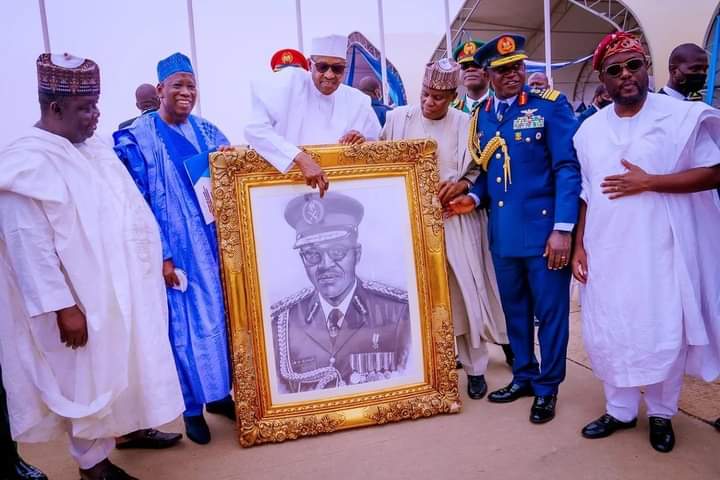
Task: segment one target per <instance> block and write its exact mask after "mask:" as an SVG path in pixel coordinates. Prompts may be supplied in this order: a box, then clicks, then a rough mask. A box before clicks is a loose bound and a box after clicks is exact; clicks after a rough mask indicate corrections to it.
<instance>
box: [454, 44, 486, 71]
mask: <svg viewBox="0 0 720 480" xmlns="http://www.w3.org/2000/svg"><path fill="white" fill-rule="evenodd" d="M483 45H485V44H484V43H483V42H480V41H477V40H468V41H467V42H465V43H461V44H460V45H458V46H457V47H455V50H453V58H454V59H455V61H456V62H457V63H459V64H461V65H462V64H463V63H470V62H475V52H477V51H478V50H480V48H482V46H483Z"/></svg>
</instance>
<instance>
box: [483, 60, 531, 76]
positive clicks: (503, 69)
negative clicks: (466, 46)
mask: <svg viewBox="0 0 720 480" xmlns="http://www.w3.org/2000/svg"><path fill="white" fill-rule="evenodd" d="M524 67H525V64H524V63H523V62H515V63H509V64H507V65H500V66H498V67H491V68H492V70H493V72H495V73H497V74H498V75H509V74H510V73H516V72H520V71H521V70H522V69H523V68H524Z"/></svg>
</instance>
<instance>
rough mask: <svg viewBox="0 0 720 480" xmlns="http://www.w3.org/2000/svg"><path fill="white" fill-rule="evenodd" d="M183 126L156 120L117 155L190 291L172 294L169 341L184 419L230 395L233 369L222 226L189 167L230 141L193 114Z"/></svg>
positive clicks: (132, 134) (119, 136)
mask: <svg viewBox="0 0 720 480" xmlns="http://www.w3.org/2000/svg"><path fill="white" fill-rule="evenodd" d="M183 127H184V128H178V127H177V126H170V125H168V124H167V123H166V122H165V121H164V120H162V118H161V117H160V115H159V114H157V113H151V114H148V115H143V116H142V117H140V118H138V119H137V120H136V121H135V122H134V123H133V124H132V125H131V126H130V127H128V128H125V129H122V130H119V131H117V132H115V135H114V138H115V151H116V153H117V154H118V156H119V157H120V159H121V160H122V161H123V163H124V164H125V166H126V167H127V168H128V170H129V171H130V174H131V175H132V177H133V179H134V180H135V183H136V184H137V185H138V188H139V189H140V191H141V193H142V194H143V196H144V197H145V199H146V200H147V202H148V203H149V204H150V207H151V209H152V211H153V213H154V214H155V218H156V219H157V221H158V224H159V225H160V233H161V237H162V246H163V258H164V259H165V260H167V259H172V261H173V263H174V264H175V268H179V269H182V270H183V271H185V273H186V274H187V278H188V288H187V291H185V292H180V291H178V290H175V289H172V288H168V290H167V294H168V305H169V311H170V342H171V344H172V347H173V354H174V356H175V364H176V367H177V371H178V376H179V377H180V385H181V386H182V392H183V397H184V399H185V408H186V411H185V415H199V414H201V413H202V406H203V404H205V403H208V402H212V401H215V400H219V399H222V398H224V397H225V396H227V395H228V393H229V392H230V368H229V360H228V342H227V328H226V322H225V306H224V300H223V292H222V283H221V280H220V268H219V263H218V249H217V238H216V233H215V228H214V227H215V225H214V224H210V225H207V224H206V223H205V221H204V219H203V215H202V212H201V210H200V205H199V203H198V200H197V197H196V195H195V191H194V190H193V186H192V183H191V181H190V178H189V176H188V174H187V172H186V170H185V165H184V161H185V160H186V159H188V158H189V157H192V156H194V155H198V154H203V153H204V154H205V155H207V152H208V151H212V150H215V149H216V148H217V147H218V146H220V145H229V143H230V142H229V141H228V140H227V138H226V137H225V135H223V133H222V132H221V131H220V130H219V129H218V128H217V127H216V126H215V125H213V124H212V123H210V122H208V121H206V120H204V119H202V118H199V117H195V116H193V115H191V116H190V117H189V118H188V124H186V125H183ZM186 133H190V134H189V135H187V134H186ZM161 274H162V273H161V266H160V265H158V275H161Z"/></svg>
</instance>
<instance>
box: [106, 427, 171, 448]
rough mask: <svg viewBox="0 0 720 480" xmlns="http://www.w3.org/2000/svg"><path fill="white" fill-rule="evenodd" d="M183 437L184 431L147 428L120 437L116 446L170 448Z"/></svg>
mask: <svg viewBox="0 0 720 480" xmlns="http://www.w3.org/2000/svg"><path fill="white" fill-rule="evenodd" d="M181 438H182V433H166V432H161V431H160V430H155V429H154V428H145V429H143V430H138V431H136V432H132V433H128V434H127V435H123V436H122V437H120V438H118V439H117V440H116V443H115V448H117V449H118V450H124V449H127V448H149V449H160V448H170V447H172V446H173V445H175V444H177V443H178V442H179V441H180V439H181Z"/></svg>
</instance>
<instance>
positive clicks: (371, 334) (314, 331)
mask: <svg viewBox="0 0 720 480" xmlns="http://www.w3.org/2000/svg"><path fill="white" fill-rule="evenodd" d="M363 213H364V209H363V206H362V204H361V203H360V202H358V201H357V200H355V199H354V198H352V197H350V196H348V195H344V194H341V193H336V192H328V193H326V194H325V196H324V198H320V196H319V194H317V193H308V194H304V195H301V196H299V197H296V198H294V199H292V200H291V201H290V202H289V203H288V204H287V206H286V208H285V220H286V221H287V222H288V224H289V225H290V226H291V227H293V228H294V229H295V231H296V237H295V244H294V248H295V249H296V250H297V252H298V254H299V257H300V258H299V260H300V262H302V265H303V267H304V269H305V273H306V274H307V277H308V280H310V283H311V284H312V287H311V288H306V289H304V290H301V291H300V292H298V293H295V294H294V295H290V296H289V297H286V298H285V299H283V300H280V301H279V302H277V303H276V304H274V305H273V306H272V307H271V311H272V318H273V340H274V342H275V365H276V367H277V374H278V380H279V382H280V388H281V392H282V393H296V392H303V391H308V390H318V389H323V388H337V387H342V386H347V385H356V384H361V383H367V382H373V381H378V380H386V379H390V378H393V377H395V376H398V375H401V374H402V372H403V369H404V367H405V364H406V362H407V358H408V352H409V345H410V327H409V317H408V297H407V292H406V291H403V290H399V289H397V288H393V287H389V286H386V285H383V284H380V283H378V282H368V281H364V280H362V279H360V278H358V277H357V274H356V271H355V269H356V268H357V265H358V263H359V262H360V258H361V254H362V245H361V244H360V243H359V242H358V225H359V224H360V221H361V220H362V217H363Z"/></svg>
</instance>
